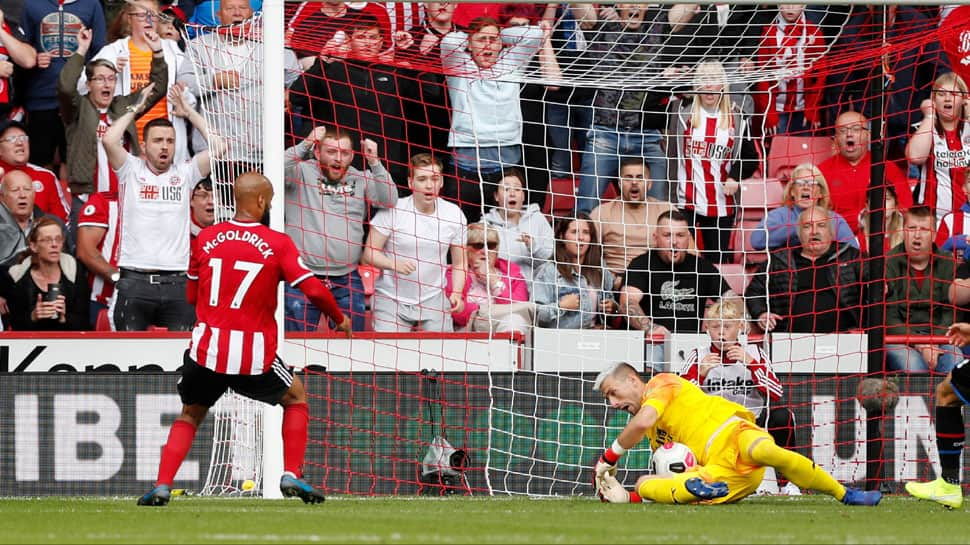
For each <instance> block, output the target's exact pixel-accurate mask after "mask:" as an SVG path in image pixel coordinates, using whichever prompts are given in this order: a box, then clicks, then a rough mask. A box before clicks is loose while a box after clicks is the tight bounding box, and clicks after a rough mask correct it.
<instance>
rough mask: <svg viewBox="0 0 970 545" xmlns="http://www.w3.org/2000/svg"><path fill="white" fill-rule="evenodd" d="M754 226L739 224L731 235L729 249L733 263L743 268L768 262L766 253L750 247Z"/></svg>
mask: <svg viewBox="0 0 970 545" xmlns="http://www.w3.org/2000/svg"><path fill="white" fill-rule="evenodd" d="M752 233H754V226H752V225H750V224H748V225H745V224H739V225H738V226H737V227H735V228H734V232H733V233H732V234H731V249H732V250H733V251H734V255H735V262H736V263H738V264H741V265H743V266H744V267H751V266H754V265H757V264H758V263H763V262H765V261H768V252H767V251H765V250H755V249H754V248H752V247H751V234H752Z"/></svg>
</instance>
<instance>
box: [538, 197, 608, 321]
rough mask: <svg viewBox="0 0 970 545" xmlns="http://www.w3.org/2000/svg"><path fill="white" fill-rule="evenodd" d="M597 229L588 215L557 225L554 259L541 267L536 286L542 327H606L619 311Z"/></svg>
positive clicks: (564, 220)
mask: <svg viewBox="0 0 970 545" xmlns="http://www.w3.org/2000/svg"><path fill="white" fill-rule="evenodd" d="M595 229H596V227H595V226H594V224H593V222H592V221H591V220H590V219H589V216H588V215H587V214H585V213H579V214H577V216H576V218H575V219H574V218H563V219H560V220H559V221H558V222H557V223H556V230H555V235H556V252H555V255H554V260H553V261H547V262H545V263H544V264H543V265H542V266H541V267H539V269H538V270H537V271H536V275H535V279H534V281H533V286H532V296H533V300H534V301H535V303H536V325H537V326H538V327H548V328H557V329H593V328H598V327H605V325H606V321H607V318H608V317H609V316H611V315H612V314H614V313H615V312H616V309H617V305H616V300H615V299H614V298H613V292H612V291H611V289H612V286H613V275H612V274H610V271H609V269H607V268H606V267H604V266H603V258H602V256H603V254H602V250H601V248H600V245H599V244H598V243H596V242H595V241H596V240H598V238H597V236H596V232H595Z"/></svg>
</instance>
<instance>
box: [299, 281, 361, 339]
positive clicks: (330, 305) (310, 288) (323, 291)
mask: <svg viewBox="0 0 970 545" xmlns="http://www.w3.org/2000/svg"><path fill="white" fill-rule="evenodd" d="M294 287H297V288H299V289H300V291H302V292H303V295H306V296H307V299H309V300H310V302H312V303H313V306H315V307H317V308H318V309H320V311H321V312H323V313H324V314H326V315H327V318H330V319H331V320H332V321H333V323H335V324H337V330H338V331H343V332H344V333H346V334H347V336H348V337H349V336H350V333H351V324H350V318H349V317H347V316H344V313H343V312H341V310H340V307H339V306H337V300H336V299H334V297H333V293H331V292H330V290H328V289H327V287H326V286H324V285H323V282H320V280H318V279H317V277H315V276H312V275H311V276H308V277H307V278H305V279H304V280H303V281H302V282H300V283H298V284H297V285H296V286H294Z"/></svg>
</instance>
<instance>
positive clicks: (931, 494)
mask: <svg viewBox="0 0 970 545" xmlns="http://www.w3.org/2000/svg"><path fill="white" fill-rule="evenodd" d="M906 492H909V495H910V496H913V497H914V498H919V499H921V500H930V501H935V502H936V503H939V504H941V505H945V506H947V507H949V508H950V509H958V508H959V507H960V506H961V505H963V489H962V488H961V487H960V485H958V484H953V483H948V482H946V481H944V480H943V479H942V478H939V479H936V480H935V481H930V482H928V483H906Z"/></svg>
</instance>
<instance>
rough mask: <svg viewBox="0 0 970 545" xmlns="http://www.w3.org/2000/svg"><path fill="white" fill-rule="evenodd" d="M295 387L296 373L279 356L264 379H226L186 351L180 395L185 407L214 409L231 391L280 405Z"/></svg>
mask: <svg viewBox="0 0 970 545" xmlns="http://www.w3.org/2000/svg"><path fill="white" fill-rule="evenodd" d="M291 384H293V369H291V368H289V367H287V366H286V365H285V364H284V363H283V360H281V359H280V358H279V356H276V357H275V358H274V359H273V365H272V367H270V370H269V371H267V372H266V373H263V374H261V375H226V374H224V373H216V372H215V371H213V370H211V369H206V368H205V367H203V366H201V365H199V364H198V363H196V361H195V360H193V359H192V357H191V356H189V351H188V350H186V351H185V355H184V356H183V358H182V376H181V377H179V382H178V392H179V396H180V397H181V398H182V403H183V404H184V405H203V406H206V407H211V406H213V405H215V404H216V401H219V398H220V397H222V394H224V393H226V389H228V388H232V389H233V391H235V392H236V393H238V394H239V395H242V396H245V397H248V398H250V399H255V400H256V401H262V402H263V403H269V404H270V405H276V404H277V403H279V402H280V399H282V398H283V394H285V393H286V391H287V390H289V389H290V385H291Z"/></svg>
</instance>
